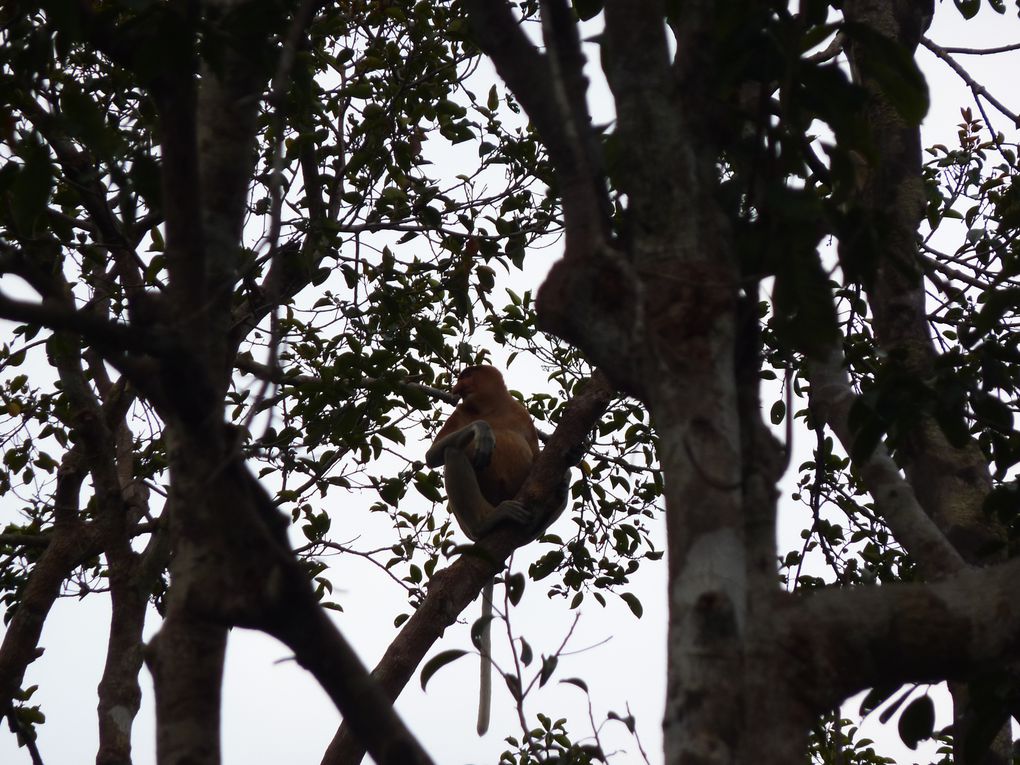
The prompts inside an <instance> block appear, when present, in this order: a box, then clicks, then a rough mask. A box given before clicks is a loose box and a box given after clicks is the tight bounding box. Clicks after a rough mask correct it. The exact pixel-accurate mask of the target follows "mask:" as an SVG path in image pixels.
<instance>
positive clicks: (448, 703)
mask: <svg viewBox="0 0 1020 765" xmlns="http://www.w3.org/2000/svg"><path fill="white" fill-rule="evenodd" d="M929 37H931V38H932V39H933V40H935V41H936V42H937V43H939V44H942V45H965V46H974V47H990V46H993V45H1002V44H1007V43H1011V42H1015V41H1018V40H1020V21H1018V19H1017V17H1016V15H1015V12H1014V11H1013V10H1012V9H1011V10H1010V12H1008V13H1007V15H1006V16H999V15H998V14H995V13H993V12H992V11H991V10H990V9H988V8H985V9H983V10H982V12H981V13H980V14H979V16H978V18H977V19H975V20H972V21H971V22H967V23H964V22H962V20H961V19H960V17H959V15H958V14H957V12H956V11H955V9H954V8H953V5H952V3H951V2H948V1H944V2H941V3H940V4H939V5H938V6H937V10H936V20H935V24H934V25H933V27H932V29H931V30H929ZM958 58H959V59H960V60H961V61H962V62H963V63H964V64H965V65H966V66H967V67H968V69H969V71H970V72H971V73H972V74H973V75H974V76H976V77H977V79H978V80H979V81H980V82H982V83H983V84H985V85H986V86H987V87H988V88H989V89H990V90H991V91H992V92H993V93H994V94H995V95H996V96H997V97H998V98H999V99H1000V100H1002V101H1004V102H1005V103H1006V105H1007V106H1008V107H1009V108H1011V109H1013V110H1014V111H1016V110H1020V99H1018V97H1017V96H1016V89H1015V86H1014V84H1013V83H1014V82H1015V80H1014V79H1013V78H1014V76H1015V72H1017V71H1020V67H1018V63H1020V60H1018V58H1017V54H1009V55H1006V56H996V57H986V58H980V57H964V56H959V57H958ZM918 60H919V61H920V64H921V66H922V67H923V69H924V70H925V72H926V74H927V76H928V78H929V85H930V88H931V94H932V108H931V111H930V113H929V117H928V120H927V121H926V123H925V126H924V143H925V145H929V144H932V143H935V142H942V143H946V144H948V145H953V144H955V141H956V124H957V123H958V122H959V121H960V120H959V109H960V106H961V105H964V104H969V103H970V102H971V98H970V94H969V92H968V90H967V89H966V87H965V86H964V85H963V84H962V83H961V82H960V80H959V79H958V78H957V76H956V75H955V74H954V73H952V72H951V71H949V70H948V69H947V67H946V66H945V65H944V64H942V63H941V62H939V61H937V60H936V59H935V57H934V56H932V55H931V54H930V53H928V52H927V51H926V50H923V49H922V50H920V51H919V53H918ZM482 71H483V73H484V71H485V70H484V69H483V70H482ZM591 97H592V99H593V104H594V111H595V113H596V120H597V121H600V117H601V116H602V115H603V114H608V113H611V106H610V104H609V102H608V96H607V95H606V92H605V89H604V87H600V86H599V85H598V84H596V85H594V86H593V89H592V96H591ZM990 115H991V116H992V119H993V120H994V121H997V124H998V125H999V127H1000V128H1001V129H1003V130H1005V131H1008V130H1009V128H1010V126H1009V125H1008V124H1007V120H1005V118H1000V117H998V115H997V114H994V113H990ZM552 257H553V253H552V252H551V251H550V250H545V251H543V252H542V253H539V254H537V256H536V257H534V258H532V259H530V260H529V268H528V271H527V272H526V273H525V274H524V275H523V276H521V277H519V278H515V279H514V281H513V283H510V284H507V285H506V286H508V287H510V288H512V289H514V290H515V291H517V292H520V291H522V290H524V289H532V288H536V287H537V286H538V284H539V282H540V280H541V277H542V275H543V274H544V273H545V271H546V270H547V269H548V267H549V265H550V263H551V258H552ZM499 361H500V359H498V357H497V362H499ZM508 382H509V384H510V387H511V388H515V389H517V390H520V391H522V392H523V393H524V394H525V395H528V394H531V393H534V392H539V391H542V390H544V389H545V388H544V375H542V374H541V373H539V372H537V370H535V368H534V367H529V366H528V363H527V361H526V360H524V359H519V360H518V362H517V363H515V364H514V366H513V367H512V368H511V369H510V370H509V373H508ZM425 446H426V445H425V444H424V443H423V444H422V447H421V449H422V452H424V449H425ZM796 448H797V449H799V450H803V451H802V452H801V454H800V457H801V458H803V457H806V456H807V455H808V454H809V453H810V448H811V447H810V442H809V441H808V440H807V439H806V438H801V439H800V440H799V442H798V443H797V444H796ZM797 461H798V456H797V455H795V457H794V461H793V463H794V464H797ZM795 477H796V476H794V475H788V476H787V478H788V482H789V483H790V486H792V481H793V480H795ZM790 486H787V487H785V491H784V496H785V497H788V496H789V493H790ZM333 501H336V502H337V503H338V506H337V507H336V508H334V509H333V512H334V513H335V521H334V528H341V527H342V523H343V513H344V508H343V506H342V505H341V504H340V500H339V499H337V500H333ZM0 512H2V507H0ZM806 512H807V511H806V510H805V509H804V508H803V507H802V506H799V505H795V504H794V503H792V502H790V501H789V500H788V499H787V500H785V502H784V507H783V516H782V518H781V522H780V529H779V535H780V549H781V550H784V551H785V550H789V549H793V548H795V547H799V544H800V540H799V536H798V534H799V531H800V529H801V527H802V524H803V522H804V515H803V514H804V513H806ZM364 517H365V515H364V514H361V513H359V515H358V518H359V523H360V522H361V519H363V518H364ZM5 520H6V518H5V517H4V516H3V515H0V522H3V521H5ZM379 520H380V521H382V520H384V519H379ZM559 523H560V524H565V523H568V522H567V521H566V520H565V519H561V520H560V521H559ZM555 528H556V527H554V529H553V530H555ZM358 530H359V532H361V533H362V534H363V535H365V537H367V538H371V535H372V534H374V533H379V534H381V535H385V532H386V529H385V528H383V527H382V526H380V527H379V528H378V529H371V528H359V529H358ZM365 537H363V538H365ZM381 538H386V537H385V536H382V537H381ZM663 538H664V534H663V531H662V524H661V519H660V523H659V543H658V546H659V548H660V549H661V548H662V546H663ZM295 539H296V537H295ZM541 552H544V549H543V548H541V547H540V546H538V545H531V546H530V547H528V548H525V549H522V550H520V551H518V553H517V556H516V558H515V560H514V564H513V566H514V569H515V570H523V569H525V568H526V566H527V564H528V563H529V562H530V561H531V560H532V559H533V558H535V557H537V556H538V555H539V554H541ZM370 565H371V564H369V563H367V562H365V561H362V560H348V561H346V562H344V563H339V562H338V563H337V565H336V567H335V568H334V569H333V570H332V572H331V577H332V579H333V581H334V583H335V585H336V587H337V589H338V590H340V591H342V592H343V603H344V607H345V612H344V613H343V614H339V615H337V617H336V618H337V623H338V625H339V626H340V628H341V630H342V631H343V632H344V634H345V635H346V636H347V638H348V639H349V640H350V641H351V642H352V643H353V644H354V646H355V648H356V649H357V650H358V652H359V653H360V655H361V656H362V658H363V660H364V661H365V663H366V664H367V665H368V666H370V667H371V666H373V665H374V664H375V662H376V661H377V659H378V658H379V656H380V655H381V653H382V651H383V650H384V649H385V647H386V646H387V645H388V644H389V642H390V640H391V638H392V636H393V635H394V634H395V630H394V628H393V626H392V619H393V617H394V616H395V615H396V614H398V613H401V612H402V611H404V610H406V606H404V603H405V600H404V596H403V593H402V591H401V590H400V589H399V588H398V587H397V586H396V585H394V584H393V583H391V582H389V581H387V580H386V578H385V577H382V576H378V575H377V573H376V571H374V570H373V571H369V567H370ZM633 581H634V589H635V591H637V592H638V593H639V594H640V597H641V600H642V603H643V604H644V609H645V613H644V616H643V618H642V619H640V620H638V619H635V618H634V617H633V615H632V614H631V613H630V611H629V609H628V608H627V607H626V606H625V605H624V604H623V603H622V602H621V601H619V600H616V599H610V603H609V606H608V608H606V609H602V608H600V607H599V606H597V605H596V604H595V603H594V601H592V600H591V599H588V600H586V602H585V604H584V605H583V606H582V608H581V609H580V611H581V620H580V623H579V625H578V628H577V630H576V631H575V633H574V636H573V638H572V639H571V642H570V644H569V646H570V647H569V648H568V651H575V652H576V653H574V654H573V655H570V656H565V657H564V658H563V659H562V660H561V662H560V669H559V671H558V673H557V678H559V679H562V678H568V677H583V678H584V679H585V680H586V682H587V683H588V685H589V688H590V689H591V692H592V696H593V698H594V700H595V701H594V710H593V712H594V718H595V720H596V721H600V720H602V719H604V717H605V713H606V711H607V710H609V709H612V710H615V711H616V712H618V713H620V714H621V715H622V714H626V712H627V705H629V706H630V710H631V711H632V712H633V714H634V715H635V716H636V717H637V719H638V726H639V727H638V732H639V735H640V736H641V741H642V744H643V747H644V749H645V751H646V752H647V753H648V755H649V758H650V760H651V762H652V763H653V764H654V763H660V762H661V761H662V753H661V751H662V747H661V729H660V720H661V716H662V709H663V703H664V696H665V634H666V599H665V562H664V561H663V562H662V563H660V564H658V565H653V564H649V563H646V564H645V565H644V566H642V568H641V570H640V572H639V573H638V575H637V576H635V577H634V578H633ZM500 596H501V593H500V592H499V590H498V589H497V599H498V598H499V597H500ZM477 610H478V604H477V603H476V604H474V605H472V606H471V607H469V609H468V611H467V612H465V614H464V616H463V619H464V624H460V625H456V626H455V627H454V628H452V629H450V630H449V631H448V632H447V634H446V635H445V636H444V638H443V639H442V640H441V641H439V642H438V643H437V645H436V646H435V647H434V649H433V651H432V653H431V654H430V655H433V654H435V653H436V652H438V651H440V650H445V649H449V648H467V647H468V646H469V645H470V641H469V638H468V633H467V629H468V625H469V624H470V622H471V621H473V620H474V619H475V618H476V617H477ZM573 617H574V612H568V611H567V609H566V608H565V606H564V604H563V602H562V601H559V600H556V601H550V600H548V599H547V598H546V597H545V587H543V586H542V583H538V584H534V583H531V584H530V585H529V587H528V590H527V592H526V595H525V598H524V600H523V602H522V604H521V605H520V606H519V607H518V608H516V609H515V610H514V611H513V614H512V619H513V624H514V628H515V630H516V632H517V633H518V634H523V635H525V636H526V637H527V638H528V640H529V642H531V644H532V646H533V648H534V650H535V653H536V656H537V655H538V654H540V653H551V652H552V651H554V650H555V648H556V647H557V646H558V645H559V643H560V642H561V641H562V639H563V637H564V636H565V635H566V634H567V632H568V630H569V628H570V625H571V623H572V621H573ZM108 620H109V604H108V599H106V598H104V597H90V598H89V600H88V605H87V606H83V605H82V604H80V603H78V602H77V601H72V600H62V601H60V602H58V603H57V605H56V606H55V608H54V609H53V611H52V613H51V614H50V616H49V618H48V620H47V623H46V628H45V631H44V632H43V636H42V640H41V644H42V645H43V646H45V648H46V653H45V655H44V656H43V657H42V658H40V659H39V660H37V661H36V662H35V663H34V664H32V665H31V666H30V668H29V671H28V675H27V677H26V685H29V684H33V683H38V684H39V685H40V690H39V691H38V693H37V694H36V696H35V700H36V701H39V702H41V703H42V706H43V709H44V711H45V713H46V715H47V723H46V724H45V725H43V726H42V727H41V729H40V740H39V747H40V749H41V752H42V755H43V758H44V760H45V762H46V765H78V764H79V763H81V762H85V761H92V760H94V758H95V752H96V747H97V732H96V712H95V708H96V703H97V698H96V690H95V689H96V685H97V683H98V681H99V677H100V674H101V671H102V666H103V661H104V657H105V643H106V633H107V625H108ZM158 623H159V622H158V617H157V616H156V615H155V614H154V613H153V614H152V619H151V620H150V623H149V625H150V626H149V633H147V634H151V632H152V631H154V630H155V628H156V627H157V626H158ZM493 626H494V627H495V628H496V633H495V634H494V640H493V642H494V651H495V656H496V658H497V661H499V659H500V656H501V655H502V651H505V648H506V646H505V635H501V634H500V632H499V628H500V626H501V623H499V622H493ZM501 638H502V639H501ZM501 649H502V650H501ZM477 673H478V665H477V660H476V659H475V658H474V657H470V656H468V657H464V658H462V659H461V660H459V661H458V662H455V663H454V664H452V665H450V666H448V667H446V668H444V669H443V670H441V671H440V672H439V673H438V674H437V675H436V676H435V677H433V679H432V680H431V682H430V684H429V688H428V692H427V693H423V692H422V691H421V690H420V688H419V686H418V683H417V680H412V682H411V683H410V684H409V685H408V687H407V689H406V690H405V692H404V694H403V695H402V697H401V698H400V700H399V701H398V704H397V707H398V709H399V711H400V713H401V715H402V716H403V717H404V719H405V721H407V722H408V724H409V725H410V727H411V729H412V731H413V732H414V733H415V734H416V735H418V736H419V737H420V739H421V741H422V742H423V744H424V746H425V748H426V750H427V751H428V752H429V753H430V754H431V755H432V757H433V758H434V759H435V761H436V762H437V763H466V762H475V763H495V762H496V761H497V760H498V758H499V753H500V752H501V751H503V749H504V748H505V745H504V743H503V742H502V740H501V739H500V738H499V735H500V734H501V733H503V732H513V727H512V726H513V725H514V719H515V718H514V715H513V709H512V706H511V703H510V700H509V696H508V694H507V693H506V692H505V690H504V689H503V688H501V687H500V682H499V678H498V676H497V677H495V678H494V691H495V692H494V710H493V722H492V724H491V726H490V732H489V734H488V735H487V736H486V737H485V738H482V739H479V738H478V737H477V736H476V734H475V731H474V719H475V713H476V701H477V682H478V680H477ZM142 684H143V692H144V698H143V706H142V711H141V713H140V715H139V717H138V719H137V721H136V724H135V734H134V742H135V750H134V761H135V763H136V765H152V764H153V763H154V762H155V749H154V746H155V744H154V741H155V735H154V726H153V707H152V692H151V684H150V681H149V676H148V673H147V672H146V671H143V672H142ZM550 685H551V688H550V690H548V691H545V692H543V694H542V695H541V696H540V697H539V698H540V703H539V704H538V705H532V706H531V707H530V709H531V711H533V712H534V711H543V710H548V711H556V712H561V713H564V714H567V715H569V719H570V727H571V730H572V731H574V732H575V733H577V734H579V733H580V732H582V731H584V730H586V729H589V728H588V723H587V715H588V712H587V708H586V705H585V698H584V695H583V694H582V693H581V691H580V690H578V689H577V688H575V687H573V686H570V685H557V684H556V682H555V679H554V681H553V682H552V683H551V684H550ZM223 707H224V712H223V742H224V743H223V762H224V763H225V764H226V765H242V764H245V765H248V764H251V763H256V764H257V763H275V762H280V763H299V764H305V763H309V764H315V763H318V762H319V760H320V758H321V756H322V753H323V751H324V750H325V748H326V745H327V744H328V742H329V741H330V739H331V738H332V736H333V733H334V731H335V730H336V726H337V724H338V722H339V718H338V715H337V713H336V711H335V710H334V708H333V705H332V704H331V702H330V701H329V699H328V698H327V697H326V695H325V694H324V693H323V692H322V691H321V690H320V689H319V687H318V685H317V684H316V683H315V682H314V680H312V678H311V677H310V676H309V675H307V674H306V673H305V672H304V671H302V670H300V669H299V668H298V667H296V665H295V664H294V663H293V662H292V661H290V660H289V658H288V651H287V650H286V648H284V647H283V646H281V645H280V644H278V643H276V642H275V641H274V640H272V639H270V638H266V637H264V636H262V635H261V634H258V633H252V632H249V631H245V630H234V631H233V633H232V635H231V639H230V646H229V650H228V654H227V665H226V684H225V692H224V705H223ZM852 708H853V709H856V706H855V705H852ZM947 722H948V707H947V706H946V705H945V704H943V705H941V709H940V719H939V720H938V726H942V725H944V724H946V723H947ZM865 730H866V731H867V734H868V735H869V736H870V737H872V738H875V739H877V740H879V741H880V742H881V743H880V747H879V751H880V752H881V753H882V754H887V755H889V756H893V757H896V759H897V761H898V762H900V763H909V762H914V761H917V762H927V761H928V760H929V759H930V757H929V756H928V754H927V753H926V754H925V756H923V757H919V756H918V755H917V754H912V753H910V752H909V751H908V750H906V749H905V748H904V747H902V745H900V744H899V743H898V737H897V736H896V732H895V729H894V728H893V727H891V726H880V725H878V724H877V722H875V721H868V722H867V723H866V727H865ZM603 735H604V738H603V744H604V746H605V747H606V749H607V750H608V751H613V750H614V749H618V748H622V749H625V750H626V751H625V752H621V753H620V754H619V755H618V756H617V757H616V758H615V760H614V761H615V762H617V763H636V762H640V760H641V758H640V755H639V753H638V752H637V749H636V745H635V743H634V741H633V739H631V738H629V737H628V736H627V735H625V731H624V730H623V726H622V725H620V724H619V723H611V724H610V725H609V726H607V728H606V729H604V731H603ZM28 762H29V757H28V753H27V751H26V750H24V749H20V750H19V749H18V748H17V747H16V746H15V741H14V737H13V735H11V734H10V733H8V732H7V731H6V729H4V730H3V731H0V763H3V765H21V763H25V764H27V763H28Z"/></svg>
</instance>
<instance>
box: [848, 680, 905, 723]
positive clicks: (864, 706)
mask: <svg viewBox="0 0 1020 765" xmlns="http://www.w3.org/2000/svg"><path fill="white" fill-rule="evenodd" d="M899 689H900V686H899V684H898V683H897V684H896V685H881V686H880V685H876V686H875V687H874V688H872V689H871V690H870V691H868V692H867V693H866V694H864V698H863V699H861V705H860V707H859V708H858V710H857V713H858V714H859V715H860V716H861V717H865V716H867V715H868V714H870V713H871V712H874V711H875V710H876V709H878V708H879V707H880V706H882V705H883V704H884V703H885V702H887V701H888V700H889V699H890V698H892V695H893V694H894V693H896V691H898V690H899Z"/></svg>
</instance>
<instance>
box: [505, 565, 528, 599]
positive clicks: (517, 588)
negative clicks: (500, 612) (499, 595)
mask: <svg viewBox="0 0 1020 765" xmlns="http://www.w3.org/2000/svg"><path fill="white" fill-rule="evenodd" d="M526 583H527V580H526V579H525V578H524V574H522V573H520V572H517V573H516V574H511V575H510V576H509V577H508V578H507V583H506V586H507V594H508V597H509V598H510V603H511V604H512V605H515V606H516V605H517V604H518V603H520V602H521V597H522V596H523V595H524V586H525V584H526Z"/></svg>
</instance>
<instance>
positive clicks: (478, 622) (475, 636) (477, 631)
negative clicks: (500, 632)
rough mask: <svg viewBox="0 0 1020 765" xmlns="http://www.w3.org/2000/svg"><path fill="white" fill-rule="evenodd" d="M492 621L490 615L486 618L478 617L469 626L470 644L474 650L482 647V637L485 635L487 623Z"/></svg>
mask: <svg viewBox="0 0 1020 765" xmlns="http://www.w3.org/2000/svg"><path fill="white" fill-rule="evenodd" d="M492 619H493V617H492V615H491V614H490V615H488V616H479V617H478V618H477V619H475V620H474V622H473V623H472V624H471V644H472V645H473V646H474V647H475V648H481V647H482V635H483V634H484V633H485V630H487V629H489V622H491V621H492Z"/></svg>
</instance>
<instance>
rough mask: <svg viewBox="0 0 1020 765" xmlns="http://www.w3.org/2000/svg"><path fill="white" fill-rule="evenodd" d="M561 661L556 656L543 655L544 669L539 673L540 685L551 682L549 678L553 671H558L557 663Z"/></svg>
mask: <svg viewBox="0 0 1020 765" xmlns="http://www.w3.org/2000/svg"><path fill="white" fill-rule="evenodd" d="M559 663H560V660H559V659H558V658H557V657H555V656H543V657H542V671H541V672H540V673H539V675H538V685H539V687H541V686H543V685H545V684H546V683H547V682H549V678H550V677H552V674H553V672H555V671H556V665H557V664H559Z"/></svg>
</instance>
